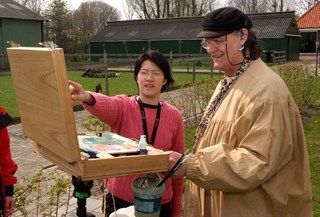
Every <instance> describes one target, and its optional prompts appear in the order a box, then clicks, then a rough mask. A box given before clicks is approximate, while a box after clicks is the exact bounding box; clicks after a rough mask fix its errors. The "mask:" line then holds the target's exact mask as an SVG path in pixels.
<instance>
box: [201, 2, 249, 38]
mask: <svg viewBox="0 0 320 217" xmlns="http://www.w3.org/2000/svg"><path fill="white" fill-rule="evenodd" d="M251 27H252V22H251V20H250V19H249V17H248V16H247V15H246V14H244V13H243V12H242V11H240V10H238V9H236V8H233V7H224V8H219V9H217V10H214V11H212V12H210V13H208V14H207V15H206V16H205V17H204V18H203V20H202V32H200V33H199V34H198V36H197V37H199V38H215V37H219V36H222V35H226V34H228V33H231V32H233V31H235V30H240V29H241V28H247V29H250V28H251Z"/></svg>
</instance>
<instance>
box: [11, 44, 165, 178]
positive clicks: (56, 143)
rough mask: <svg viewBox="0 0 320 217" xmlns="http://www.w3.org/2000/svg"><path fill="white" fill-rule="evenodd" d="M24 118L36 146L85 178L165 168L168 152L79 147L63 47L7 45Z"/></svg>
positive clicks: (67, 168) (146, 171)
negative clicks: (93, 154)
mask: <svg viewBox="0 0 320 217" xmlns="http://www.w3.org/2000/svg"><path fill="white" fill-rule="evenodd" d="M7 53H8V58H9V64H10V69H11V74H12V78H13V84H14V89H15V93H16V99H17V103H18V107H19V114H20V119H21V124H22V128H23V132H24V134H25V136H27V137H28V138H30V139H31V140H32V141H33V149H34V151H36V152H38V153H40V154H41V155H42V156H44V157H45V158H46V159H48V160H49V161H52V162H53V163H55V164H57V165H58V166H60V167H61V168H63V169H64V170H66V171H67V172H69V173H70V174H72V175H73V176H76V177H80V178H81V179H82V180H84V181H86V180H94V179H100V178H105V177H117V176H125V175H134V174H141V173H151V172H161V171H166V170H167V169H168V165H169V155H168V154H167V153H165V152H163V151H161V150H157V149H154V150H153V151H151V152H150V153H149V154H148V155H130V156H118V157H114V156H112V155H109V154H105V155H104V157H103V158H88V157H86V156H84V155H82V154H81V153H80V149H79V143H78V137H77V129H76V124H75V119H74V113H73V105H72V104H73V103H72V100H71V96H70V93H69V86H68V78H67V70H66V64H65V58H64V52H63V49H62V48H56V49H51V48H43V47H17V48H8V49H7Z"/></svg>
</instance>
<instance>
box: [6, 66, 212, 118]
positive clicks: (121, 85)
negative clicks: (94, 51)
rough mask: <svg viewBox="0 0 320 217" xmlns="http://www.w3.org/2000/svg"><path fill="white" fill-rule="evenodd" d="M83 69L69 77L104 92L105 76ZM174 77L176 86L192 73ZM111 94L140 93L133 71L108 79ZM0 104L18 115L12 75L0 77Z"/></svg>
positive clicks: (200, 76)
mask: <svg viewBox="0 0 320 217" xmlns="http://www.w3.org/2000/svg"><path fill="white" fill-rule="evenodd" d="M83 73H84V72H83V71H69V72H68V78H69V79H70V80H73V81H75V82H78V83H80V84H81V85H82V86H83V87H84V88H85V89H86V90H91V91H94V90H95V87H96V85H97V84H98V83H100V84H101V85H102V89H103V93H106V90H105V79H104V78H86V77H81V75H82V74H83ZM208 78H210V74H201V73H197V74H196V76H195V80H196V81H200V80H205V79H208ZM173 79H174V80H175V83H174V86H179V85H183V84H188V83H191V82H192V74H191V73H174V74H173ZM108 84H109V95H111V96H113V95H117V94H128V95H136V94H137V93H138V89H137V85H136V83H135V81H134V78H133V73H130V72H121V75H120V76H119V77H111V78H109V79H108ZM0 105H1V106H2V107H4V108H5V109H6V110H7V111H8V113H9V114H10V115H11V116H12V117H18V116H19V112H18V107H17V103H16V97H15V93H14V88H13V81H12V77H11V76H1V77H0Z"/></svg>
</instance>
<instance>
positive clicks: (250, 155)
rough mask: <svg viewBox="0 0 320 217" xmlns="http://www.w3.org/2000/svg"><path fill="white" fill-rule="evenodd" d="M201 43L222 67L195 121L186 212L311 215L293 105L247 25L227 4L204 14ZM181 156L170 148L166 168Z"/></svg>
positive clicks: (184, 172) (210, 216) (244, 216)
mask: <svg viewBox="0 0 320 217" xmlns="http://www.w3.org/2000/svg"><path fill="white" fill-rule="evenodd" d="M202 25H203V31H202V32H200V34H199V35H198V37H201V38H204V39H203V41H202V46H203V47H204V48H205V49H206V50H207V52H208V54H209V56H210V57H211V58H212V60H213V62H214V67H215V68H216V69H219V70H221V71H223V72H224V78H223V79H222V80H221V82H220V83H219V85H218V86H217V88H216V90H215V92H214V93H213V96H212V99H211V101H210V102H209V105H208V107H207V110H206V112H205V114H204V116H203V118H202V120H201V122H200V124H199V126H198V129H197V132H196V135H195V140H194V147H193V153H192V154H191V155H190V156H189V158H188V159H187V161H186V162H185V163H184V164H183V165H182V166H181V167H180V169H179V170H178V171H177V172H176V173H175V175H174V177H176V178H178V177H182V176H186V178H187V183H186V189H185V198H184V217H200V216H201V217H238V216H239V217H240V216H241V217H258V216H259V217H289V216H290V217H311V216H312V195H311V183H310V172H309V165H308V164H309V162H308V155H307V148H306V141H305V136H304V130H303V126H302V122H301V117H300V114H299V110H298V108H297V106H296V104H295V102H294V101H293V99H292V97H291V95H290V92H289V90H288V88H287V87H286V85H285V83H284V82H283V81H282V80H281V78H280V77H279V76H278V75H277V74H276V73H274V72H273V71H272V70H271V69H270V68H268V67H267V66H266V65H265V64H264V63H263V62H262V60H261V59H260V58H259V56H260V54H261V48H260V46H259V44H258V41H257V38H256V36H255V34H254V33H253V32H252V30H251V28H252V22H251V21H250V19H249V18H248V16H247V15H246V14H244V13H242V12H241V11H239V10H237V9H235V8H231V7H226V8H220V9H217V10H215V11H213V12H211V13H209V14H208V15H206V16H205V17H204V19H203V23H202ZM179 157H180V154H178V153H175V152H171V153H170V165H171V166H172V165H173V163H174V162H176V161H177V159H178V158H179Z"/></svg>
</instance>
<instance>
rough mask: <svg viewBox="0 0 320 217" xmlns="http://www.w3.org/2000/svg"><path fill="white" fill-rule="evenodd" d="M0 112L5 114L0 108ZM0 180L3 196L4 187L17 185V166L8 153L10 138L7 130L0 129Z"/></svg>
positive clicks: (9, 152)
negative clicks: (15, 174)
mask: <svg viewBox="0 0 320 217" xmlns="http://www.w3.org/2000/svg"><path fill="white" fill-rule="evenodd" d="M0 112H1V113H2V114H4V115H6V114H7V112H6V111H5V110H4V109H3V108H1V107H0ZM0 150H1V151H0V179H1V186H2V189H1V192H2V194H4V192H5V190H4V188H5V187H6V186H12V185H14V184H16V183H17V179H16V177H15V176H14V173H15V172H16V171H17V168H18V167H17V164H16V163H15V162H14V161H13V160H12V157H11V151H10V138H9V134H8V129H7V128H6V127H5V128H2V129H0Z"/></svg>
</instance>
